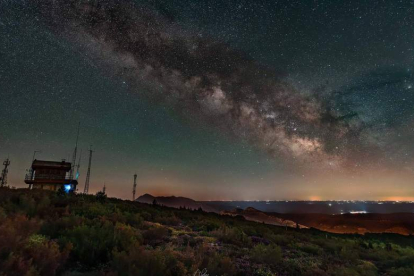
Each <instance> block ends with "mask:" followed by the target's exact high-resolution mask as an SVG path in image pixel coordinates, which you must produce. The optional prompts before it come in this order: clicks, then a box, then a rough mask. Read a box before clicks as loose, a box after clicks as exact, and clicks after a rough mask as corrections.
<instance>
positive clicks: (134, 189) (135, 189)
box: [132, 174, 137, 201]
mask: <svg viewBox="0 0 414 276" xmlns="http://www.w3.org/2000/svg"><path fill="white" fill-rule="evenodd" d="M136 191H137V174H134V187H133V189H132V200H133V201H135V193H136Z"/></svg>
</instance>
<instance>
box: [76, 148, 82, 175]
mask: <svg viewBox="0 0 414 276" xmlns="http://www.w3.org/2000/svg"><path fill="white" fill-rule="evenodd" d="M81 158H82V149H81V152H80V155H79V160H78V165H76V176H75V179H78V178H79V168H80V163H81Z"/></svg>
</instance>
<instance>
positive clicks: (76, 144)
mask: <svg viewBox="0 0 414 276" xmlns="http://www.w3.org/2000/svg"><path fill="white" fill-rule="evenodd" d="M79 130H80V122H79V124H78V133H77V135H76V143H75V149H74V150H73V155H72V164H71V168H70V173H69V179H73V171H74V170H75V167H76V165H75V163H76V153H77V152H78V141H79Z"/></svg>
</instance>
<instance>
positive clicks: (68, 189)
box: [65, 184, 72, 193]
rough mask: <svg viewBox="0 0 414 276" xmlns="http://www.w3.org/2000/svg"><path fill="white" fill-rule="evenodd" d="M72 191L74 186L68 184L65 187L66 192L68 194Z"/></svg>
mask: <svg viewBox="0 0 414 276" xmlns="http://www.w3.org/2000/svg"><path fill="white" fill-rule="evenodd" d="M71 189H72V186H71V185H70V184H66V185H65V191H66V192H67V193H69V191H70V190H71Z"/></svg>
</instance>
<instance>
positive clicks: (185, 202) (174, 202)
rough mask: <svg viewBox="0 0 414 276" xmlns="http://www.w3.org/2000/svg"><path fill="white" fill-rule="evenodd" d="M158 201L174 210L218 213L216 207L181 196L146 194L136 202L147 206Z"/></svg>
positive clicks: (159, 203)
mask: <svg viewBox="0 0 414 276" xmlns="http://www.w3.org/2000/svg"><path fill="white" fill-rule="evenodd" d="M154 199H155V200H156V202H157V204H158V205H163V206H167V207H173V208H186V209H191V210H197V209H199V208H201V209H203V211H206V212H216V213H217V212H218V211H217V209H215V208H214V207H211V206H208V205H207V204H204V203H201V202H198V201H195V200H193V199H191V198H187V197H181V196H157V197H154V196H152V195H150V194H144V195H142V196H140V197H138V198H137V199H136V201H138V202H141V203H146V204H152V203H153V202H154Z"/></svg>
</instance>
